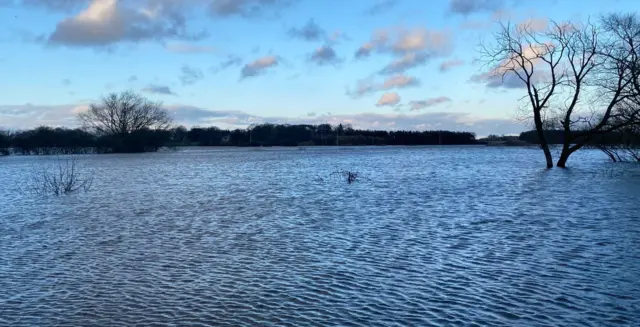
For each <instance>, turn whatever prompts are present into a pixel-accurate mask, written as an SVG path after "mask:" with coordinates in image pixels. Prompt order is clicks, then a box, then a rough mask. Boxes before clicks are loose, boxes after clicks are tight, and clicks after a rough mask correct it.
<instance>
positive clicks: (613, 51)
mask: <svg viewBox="0 0 640 327" xmlns="http://www.w3.org/2000/svg"><path fill="white" fill-rule="evenodd" d="M494 36H495V42H494V44H492V45H490V46H483V47H482V54H483V59H484V61H485V63H486V64H488V65H490V66H491V69H492V71H491V72H490V73H489V74H488V76H487V77H489V78H496V77H497V78H500V79H501V80H500V82H502V83H505V82H506V83H508V84H509V85H510V86H511V87H522V88H524V89H525V90H526V95H525V96H524V97H523V100H525V99H526V100H525V101H524V102H525V103H527V106H526V107H528V108H529V109H530V111H529V110H528V109H527V110H526V111H527V112H528V114H527V116H528V117H531V118H532V119H533V125H534V126H535V130H536V132H537V137H538V139H539V141H540V146H541V147H542V149H543V152H544V155H545V159H546V164H547V167H548V168H551V167H553V157H552V154H551V151H550V150H549V142H548V140H547V137H546V135H545V131H546V130H549V129H556V128H557V129H560V130H562V131H563V134H564V135H563V144H562V151H561V153H560V157H559V158H558V161H557V162H556V166H558V167H565V166H566V162H567V160H568V159H569V156H570V155H571V154H572V153H574V152H575V151H577V150H579V149H580V148H582V147H583V146H584V145H586V144H588V143H589V142H590V140H592V138H593V137H595V136H597V135H601V134H606V133H609V132H612V131H616V130H618V129H620V128H623V127H625V126H628V125H630V124H633V123H634V119H637V117H638V115H639V113H640V106H638V101H639V99H640V98H639V97H640V87H638V73H639V71H638V68H639V67H640V65H639V59H640V58H639V57H638V54H639V53H638V52H639V51H640V49H638V45H639V44H640V24H639V22H638V19H637V17H636V16H635V15H634V14H627V15H618V14H615V15H609V16H607V17H604V18H602V19H601V21H600V24H593V23H591V22H590V21H588V22H586V23H581V24H574V23H570V22H567V23H557V22H552V23H551V24H550V27H548V28H547V29H545V30H540V29H536V28H533V27H532V26H531V25H528V24H520V25H512V24H510V23H507V24H500V30H499V32H497V33H496V34H495V35H494Z"/></svg>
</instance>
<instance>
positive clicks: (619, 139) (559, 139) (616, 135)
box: [518, 130, 640, 146]
mask: <svg viewBox="0 0 640 327" xmlns="http://www.w3.org/2000/svg"><path fill="white" fill-rule="evenodd" d="M579 132H580V131H574V133H579ZM544 135H545V138H546V139H547V143H548V144H555V145H558V144H564V141H565V135H566V133H565V131H564V130H546V131H544ZM569 136H570V137H571V138H570V140H571V141H572V142H581V143H585V144H587V145H593V146H595V145H607V144H621V143H625V142H627V141H633V142H636V141H637V140H636V138H637V135H631V134H630V133H625V132H624V131H622V130H621V131H613V132H607V133H602V134H593V135H587V136H582V137H573V136H572V135H571V133H569ZM518 139H520V140H521V141H525V142H527V143H530V144H540V138H539V137H538V133H537V132H536V131H526V132H522V133H520V136H519V137H518ZM637 144H640V142H638V143H637Z"/></svg>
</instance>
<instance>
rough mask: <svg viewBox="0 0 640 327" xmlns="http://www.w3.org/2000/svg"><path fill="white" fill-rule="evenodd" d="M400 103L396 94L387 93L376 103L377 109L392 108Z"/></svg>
mask: <svg viewBox="0 0 640 327" xmlns="http://www.w3.org/2000/svg"><path fill="white" fill-rule="evenodd" d="M399 103H400V95H398V93H396V92H388V93H385V94H383V95H382V96H381V97H380V100H378V103H376V106H378V107H393V106H395V105H398V104H399Z"/></svg>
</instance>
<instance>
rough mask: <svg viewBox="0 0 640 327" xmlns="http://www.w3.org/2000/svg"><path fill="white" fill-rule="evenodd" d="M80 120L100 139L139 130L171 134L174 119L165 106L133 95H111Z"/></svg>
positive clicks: (126, 93) (93, 106)
mask: <svg viewBox="0 0 640 327" xmlns="http://www.w3.org/2000/svg"><path fill="white" fill-rule="evenodd" d="M78 118H79V119H80V121H81V122H82V125H83V127H84V128H87V129H88V130H90V131H91V132H93V133H95V134H96V135H99V136H102V135H126V134H130V133H132V132H136V131H139V130H145V129H150V130H168V129H169V128H170V127H171V123H172V119H171V116H170V115H169V112H168V111H167V110H166V109H163V108H162V103H160V102H154V101H150V100H148V99H147V98H145V97H143V96H140V95H138V94H135V93H133V92H130V91H125V92H122V93H111V94H109V95H107V96H105V97H104V98H102V101H101V103H100V104H97V105H94V104H92V105H91V106H90V107H89V110H87V111H86V112H83V113H80V114H79V115H78Z"/></svg>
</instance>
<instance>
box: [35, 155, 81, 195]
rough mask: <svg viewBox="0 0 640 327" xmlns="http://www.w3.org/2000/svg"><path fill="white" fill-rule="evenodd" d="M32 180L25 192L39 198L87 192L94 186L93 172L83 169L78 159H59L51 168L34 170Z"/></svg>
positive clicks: (44, 167)
mask: <svg viewBox="0 0 640 327" xmlns="http://www.w3.org/2000/svg"><path fill="white" fill-rule="evenodd" d="M30 178H31V180H29V181H27V184H26V187H27V189H26V190H25V191H26V192H28V193H31V194H34V195H38V196H47V195H55V196H61V195H68V194H72V193H77V192H87V191H89V189H90V188H91V185H92V184H93V172H92V171H88V170H86V169H84V168H83V167H81V166H80V165H79V164H78V159H77V158H76V157H71V158H57V159H56V160H55V162H54V164H53V165H51V166H49V167H46V166H43V167H40V169H34V170H33V172H32V174H31V176H30Z"/></svg>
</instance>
